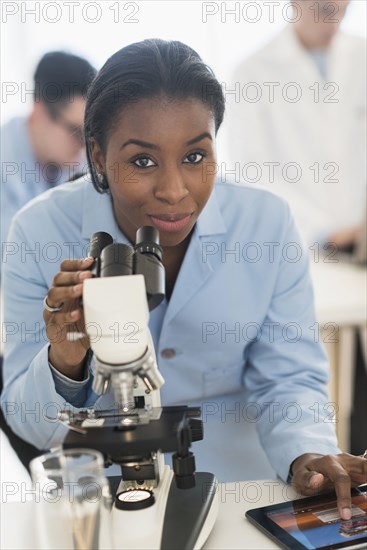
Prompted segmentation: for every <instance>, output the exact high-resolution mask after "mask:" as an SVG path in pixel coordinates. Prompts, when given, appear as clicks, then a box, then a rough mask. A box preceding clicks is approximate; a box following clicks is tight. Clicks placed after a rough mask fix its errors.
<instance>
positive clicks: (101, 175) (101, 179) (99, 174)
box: [97, 172, 104, 185]
mask: <svg viewBox="0 0 367 550" xmlns="http://www.w3.org/2000/svg"><path fill="white" fill-rule="evenodd" d="M97 178H98V182H99V183H100V184H101V185H102V184H103V182H104V174H102V172H97Z"/></svg>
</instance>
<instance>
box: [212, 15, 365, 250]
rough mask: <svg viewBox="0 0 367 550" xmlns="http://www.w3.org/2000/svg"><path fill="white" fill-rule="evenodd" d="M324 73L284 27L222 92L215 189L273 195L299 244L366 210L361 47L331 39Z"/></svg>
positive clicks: (359, 42) (340, 37) (355, 220)
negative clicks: (289, 213)
mask: <svg viewBox="0 0 367 550" xmlns="http://www.w3.org/2000/svg"><path fill="white" fill-rule="evenodd" d="M327 69H328V74H327V78H326V81H324V80H323V79H322V77H321V75H320V72H319V69H318V67H317V65H316V63H315V61H314V59H313V58H312V57H311V55H310V54H309V53H308V52H307V51H306V50H305V49H304V48H303V47H302V46H301V44H300V43H299V42H298V40H297V38H296V36H295V33H294V31H293V27H292V25H288V26H287V27H286V28H285V29H284V30H283V31H282V32H281V33H280V34H279V35H277V36H276V38H275V39H274V40H273V41H271V42H270V43H269V44H268V45H266V46H265V47H264V48H263V49H261V50H260V51H258V52H257V53H255V54H254V55H253V56H252V57H250V58H248V59H246V60H245V61H243V62H242V63H241V64H240V65H239V66H238V67H237V69H236V71H235V74H234V78H233V80H232V81H231V82H230V83H227V86H226V87H225V93H226V100H227V115H226V121H225V123H224V128H223V132H224V135H225V137H226V142H225V150H227V152H226V153H225V154H224V155H223V156H222V158H221V159H220V160H221V161H222V162H221V168H222V180H225V179H226V180H227V181H230V180H232V181H233V180H236V181H238V182H241V183H244V182H246V183H247V184H254V185H261V186H265V187H266V188H267V189H269V190H271V191H273V192H276V193H278V194H280V195H282V196H283V197H284V198H286V199H287V200H288V201H289V203H290V205H291V208H292V209H293V211H294V214H295V217H296V219H297V220H298V224H299V226H300V229H301V232H302V233H303V236H304V238H305V239H306V241H308V243H313V242H315V241H316V240H317V241H318V242H322V241H323V240H324V239H326V238H327V237H328V236H330V235H331V234H332V233H333V232H334V231H337V230H342V229H344V228H348V227H351V226H354V225H357V224H359V223H361V221H362V219H363V215H364V210H365V204H366V202H365V193H366V160H365V155H366V43H365V40H364V39H363V38H360V37H356V36H350V35H346V34H344V33H342V32H339V33H338V34H337V35H336V37H335V38H334V41H333V42H332V44H331V46H330V48H329V50H328V53H327ZM250 83H252V84H250ZM266 83H267V84H266ZM290 83H293V84H290ZM271 89H273V98H272V97H271ZM260 94H261V97H260ZM296 97H299V100H298V101H292V100H293V99H295V98H296ZM236 162H237V163H239V164H237V165H236ZM269 162H270V163H272V162H277V163H279V165H269V164H264V163H269ZM295 163H296V164H295ZM311 167H312V168H311ZM231 171H232V173H230V172H231ZM318 180H319V181H318Z"/></svg>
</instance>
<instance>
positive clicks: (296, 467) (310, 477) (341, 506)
mask: <svg viewBox="0 0 367 550" xmlns="http://www.w3.org/2000/svg"><path fill="white" fill-rule="evenodd" d="M292 473H293V479H292V485H294V486H295V488H296V489H297V491H299V492H300V493H302V494H303V495H307V496H312V495H315V494H318V493H324V492H327V491H332V490H333V489H334V490H335V492H336V495H337V499H338V510H339V514H340V517H341V518H342V519H344V520H348V519H350V518H351V516H352V511H351V494H350V490H351V487H356V486H358V485H362V484H363V483H367V459H366V458H363V457H359V456H353V455H350V454H347V453H342V454H339V455H334V456H332V455H326V456H323V455H318V454H304V455H302V456H300V457H298V458H297V459H296V460H295V461H294V462H293V465H292Z"/></svg>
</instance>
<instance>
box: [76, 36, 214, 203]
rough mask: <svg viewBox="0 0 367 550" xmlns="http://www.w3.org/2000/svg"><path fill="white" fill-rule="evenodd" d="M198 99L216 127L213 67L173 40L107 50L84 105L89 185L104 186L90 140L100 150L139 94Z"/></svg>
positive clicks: (103, 188) (104, 178) (98, 188)
mask: <svg viewBox="0 0 367 550" xmlns="http://www.w3.org/2000/svg"><path fill="white" fill-rule="evenodd" d="M159 96H166V97H168V98H169V99H179V100H182V99H199V100H200V101H202V102H203V103H205V104H206V105H207V106H208V107H209V109H210V110H211V112H212V113H213V116H214V119H215V128H216V131H217V130H218V128H219V126H220V125H221V123H222V120H223V115H224V103H225V100H224V95H223V91H222V87H221V85H220V83H219V82H218V80H217V79H216V78H215V76H214V73H213V71H212V70H211V69H210V68H209V67H208V66H207V65H205V63H204V62H203V61H202V59H201V58H200V56H199V54H197V53H196V52H195V51H194V50H193V49H192V48H190V47H189V46H187V45H186V44H183V43H182V42H178V41H165V40H160V39H148V40H143V41H142V42H137V43H135V44H131V45H129V46H126V47H125V48H122V49H121V50H119V51H118V52H116V53H115V54H114V55H112V56H111V57H110V58H109V59H108V60H107V61H106V63H105V64H104V65H103V67H102V69H101V70H100V71H99V73H98V74H97V76H96V78H95V79H94V81H93V83H92V84H91V86H90V88H89V91H88V95H87V104H86V110H85V124H84V130H85V138H86V147H87V158H88V165H89V169H90V173H91V177H92V181H93V185H94V187H95V188H96V189H97V191H99V192H100V193H104V192H106V191H107V190H108V182H107V179H106V177H105V176H104V177H103V179H102V181H100V179H101V178H99V177H98V174H97V172H96V169H95V167H94V165H93V162H92V152H91V140H92V139H94V140H95V141H96V142H97V143H98V145H99V146H100V147H101V149H102V151H103V152H105V148H106V143H107V138H108V135H109V133H110V132H111V131H112V130H113V128H114V127H115V125H116V123H117V122H118V119H119V116H120V114H121V112H122V110H123V109H124V108H125V107H126V106H127V105H128V104H129V103H133V102H136V101H138V100H140V99H145V98H154V97H159Z"/></svg>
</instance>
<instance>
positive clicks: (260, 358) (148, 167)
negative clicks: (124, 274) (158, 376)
mask: <svg viewBox="0 0 367 550" xmlns="http://www.w3.org/2000/svg"><path fill="white" fill-rule="evenodd" d="M224 106H225V99H224V94H223V90H222V87H221V85H220V83H219V81H218V80H217V79H216V78H215V76H214V74H213V72H212V70H211V69H210V68H209V67H208V66H207V65H205V63H204V62H203V61H202V59H201V58H200V57H199V55H198V54H197V53H196V52H195V51H194V50H193V49H192V48H190V47H189V46H186V45H185V44H182V43H181V42H177V41H169V42H166V41H163V40H159V39H150V40H145V41H143V42H138V43H135V44H130V45H128V46H126V47H124V48H122V49H121V50H119V51H118V52H116V53H115V54H114V55H112V56H111V57H110V58H109V59H108V60H107V62H106V63H105V64H104V66H103V67H102V68H101V70H100V71H99V73H98V75H97V77H96V78H95V80H94V81H93V83H92V85H91V87H90V90H89V93H88V99H87V105H86V115H85V125H84V129H85V139H86V150H87V158H88V165H89V171H90V173H89V174H88V175H87V176H84V177H82V178H80V179H79V180H77V181H74V182H69V183H66V184H64V185H61V186H59V187H57V188H55V189H52V190H50V191H48V192H47V193H45V194H43V195H42V197H37V198H36V199H34V200H33V201H32V202H31V203H30V204H28V205H27V206H26V207H25V208H23V209H22V211H21V212H19V213H18V214H17V215H16V216H15V218H14V219H13V222H12V226H11V230H10V238H11V240H12V241H14V242H15V243H16V244H17V245H18V246H19V249H21V245H22V243H26V245H27V248H34V247H35V245H36V243H38V244H39V247H40V249H41V250H42V252H43V253H42V254H41V255H40V258H37V257H35V255H34V254H27V255H26V256H25V257H24V256H22V254H21V253H19V254H12V255H10V256H9V258H8V261H7V262H6V263H5V269H4V282H5V283H6V292H5V296H4V298H5V299H4V313H5V329H6V330H7V334H6V344H5V361H4V367H5V369H4V375H5V376H4V391H3V394H2V396H1V398H2V401H1V406H2V409H3V411H4V415H5V416H6V419H7V421H8V422H9V423H10V426H11V428H12V429H13V430H14V432H16V433H17V434H18V435H19V436H20V437H22V438H23V439H25V440H27V441H29V442H32V443H33V444H34V445H36V446H37V447H38V448H39V449H49V448H51V447H53V446H55V445H59V444H60V443H62V441H63V439H64V437H65V434H66V432H67V428H66V427H65V426H64V425H62V424H60V423H59V422H57V413H58V412H59V411H60V410H62V409H65V408H67V409H70V410H74V411H78V410H80V409H85V408H88V407H94V408H97V409H99V410H106V409H109V410H111V409H112V410H113V409H114V408H115V407H116V405H115V403H114V396H113V393H112V392H111V391H108V392H107V393H106V394H105V395H103V396H98V395H97V394H96V393H95V392H94V391H93V384H92V383H93V377H94V358H93V354H92V353H91V348H90V342H89V339H88V337H83V336H82V339H78V340H72V339H68V333H69V332H75V331H76V332H79V333H81V334H82V335H83V334H84V335H85V333H86V327H85V322H84V314H83V306H82V304H81V300H80V298H81V297H82V295H83V284H84V282H85V280H86V279H88V278H90V277H92V272H91V267H92V260H93V259H91V258H88V257H86V256H87V254H88V243H89V239H90V237H91V236H92V235H93V233H95V232H96V231H105V232H107V233H109V234H110V235H111V236H112V237H113V239H114V240H115V242H119V243H125V244H131V243H134V242H135V235H136V231H137V229H138V228H139V227H141V226H144V225H149V226H153V227H155V228H157V229H158V231H159V233H160V243H161V246H162V248H163V264H164V267H165V277H166V281H165V282H166V296H165V299H164V300H163V301H162V302H161V304H160V305H159V306H158V307H157V308H156V309H155V310H154V311H152V313H151V315H150V319H149V327H150V330H151V333H152V337H153V341H154V346H155V350H156V355H157V361H158V366H159V370H160V372H161V373H162V375H163V377H164V379H165V384H164V386H163V387H162V389H161V398H162V403H163V405H179V404H188V403H190V402H191V403H193V402H196V403H198V402H202V401H204V404H205V403H206V405H208V404H209V403H210V404H211V405H212V407H214V408H215V405H218V406H219V401H220V400H221V399H222V403H223V406H224V407H223V409H222V412H223V413H224V416H219V418H217V422H216V430H215V432H214V433H213V432H212V433H211V437H210V434H207V437H206V438H205V441H204V442H203V446H205V449H206V454H207V456H209V455H212V454H218V457H219V458H220V464H218V468H217V469H216V470H215V473H216V475H217V476H218V477H219V479H220V480H221V481H225V480H228V477H229V476H231V475H233V472H234V471H235V470H236V471H237V474H236V477H237V480H238V479H244V478H245V477H246V471H247V470H248V468H249V467H250V464H249V462H248V460H249V459H248V450H249V449H248V447H249V443H248V441H246V437H245V435H244V431H243V430H244V423H243V422H242V421H241V419H242V418H244V417H246V418H248V417H252V418H254V416H255V418H256V420H257V424H256V426H257V429H258V433H259V437H260V440H261V443H262V445H263V447H264V449H265V451H266V453H267V456H268V458H269V461H270V463H271V465H272V467H273V468H274V471H275V472H277V474H278V475H279V476H280V477H281V478H282V479H283V480H290V479H291V478H292V476H293V483H294V484H295V486H296V487H297V488H298V489H299V490H300V491H301V492H302V493H303V494H312V493H313V492H315V491H319V490H330V488H332V487H333V486H335V488H336V490H337V494H338V505H339V510H340V514H341V515H342V517H343V518H344V519H345V520H348V519H350V518H351V500H350V487H351V485H354V484H361V483H363V482H366V481H367V461H366V460H365V459H363V458H361V457H357V456H352V455H349V454H346V453H343V452H341V451H340V450H339V448H338V445H337V440H336V435H335V428H334V425H333V422H330V414H329V413H330V409H329V407H328V393H327V379H328V372H327V370H328V369H327V361H326V357H325V353H324V351H323V349H322V346H321V345H320V343H319V341H318V338H315V337H314V332H313V331H312V327H313V326H314V324H315V314H314V305H313V292H312V285H311V280H310V275H309V269H308V256H307V254H305V250H304V249H303V248H302V244H301V239H300V236H299V233H298V231H297V228H296V225H295V223H294V220H293V217H292V214H291V212H290V209H289V207H288V205H287V203H286V202H285V201H284V200H283V199H281V198H279V197H277V196H276V195H274V194H272V193H269V192H268V191H265V190H262V189H254V188H251V187H244V186H235V185H230V184H221V183H220V182H218V181H216V176H215V172H216V170H215V167H216V163H217V152H216V136H217V132H218V130H219V128H220V126H221V123H222V120H223V116H224ZM50 243H51V244H52V247H53V249H55V246H56V247H57V250H58V252H59V254H58V258H57V260H56V261H53V262H52V261H48V260H47V254H46V251H47V248H48V246H50ZM70 245H72V247H70ZM236 251H237V252H236ZM83 258H84V259H83ZM11 323H13V325H11ZM22 324H23V327H24V328H23V329H22ZM14 326H18V327H20V329H19V330H18V331H16V330H14ZM236 327H237V328H236ZM310 327H311V329H310ZM25 329H26V330H25ZM111 329H112V327H111ZM69 337H70V336H69ZM232 397H234V398H235V400H236V402H237V403H238V405H239V406H240V410H239V413H238V415H236V414H233V409H231V408H230V405H231V401H228V400H227V399H231V398H232ZM232 404H233V403H232ZM247 406H248V407H249V408H248V409H246V407H247ZM226 413H228V415H227V414H226ZM206 414H207V415H208V409H207V408H206ZM204 422H205V420H204ZM205 430H206V428H205ZM195 452H196V451H195ZM255 461H256V459H255ZM205 464H207V463H205ZM205 464H204V463H203V466H205Z"/></svg>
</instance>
